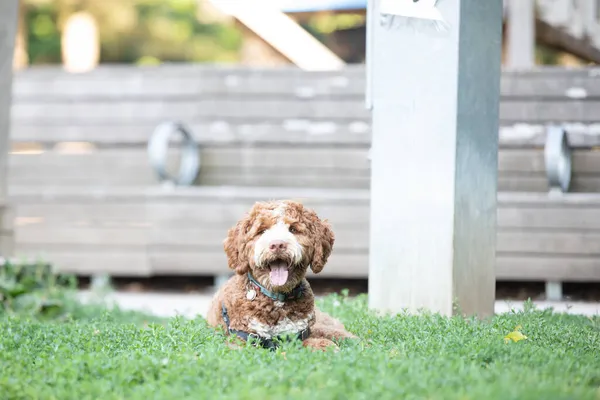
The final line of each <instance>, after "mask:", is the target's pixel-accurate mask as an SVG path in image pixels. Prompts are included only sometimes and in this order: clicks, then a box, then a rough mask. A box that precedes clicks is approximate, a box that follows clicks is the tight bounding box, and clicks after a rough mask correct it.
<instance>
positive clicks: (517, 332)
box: [504, 325, 527, 343]
mask: <svg viewBox="0 0 600 400" xmlns="http://www.w3.org/2000/svg"><path fill="white" fill-rule="evenodd" d="M522 328H523V327H522V326H521V325H517V326H516V327H515V329H514V330H513V331H512V332H510V333H509V334H508V335H506V336H504V343H508V342H510V341H511V340H512V341H513V342H518V341H520V340H526V339H527V336H525V335H523V333H521V329H522Z"/></svg>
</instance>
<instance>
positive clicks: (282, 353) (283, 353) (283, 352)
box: [281, 351, 287, 360]
mask: <svg viewBox="0 0 600 400" xmlns="http://www.w3.org/2000/svg"><path fill="white" fill-rule="evenodd" d="M281 355H282V356H283V359H284V360H287V357H286V356H285V351H282V352H281Z"/></svg>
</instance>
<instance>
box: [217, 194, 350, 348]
mask: <svg viewBox="0 0 600 400" xmlns="http://www.w3.org/2000/svg"><path fill="white" fill-rule="evenodd" d="M334 240H335V239H334V234H333V232H332V230H331V227H330V225H329V223H328V222H327V221H324V220H321V219H319V217H318V216H317V214H316V213H315V212H314V211H312V210H310V209H308V208H305V207H304V206H303V205H302V204H300V203H298V202H294V201H271V202H260V203H256V204H255V205H254V206H253V207H252V209H251V210H250V212H249V213H248V214H247V215H246V216H245V217H244V218H243V219H241V220H240V221H239V222H238V223H237V224H236V225H235V226H234V227H233V228H231V229H230V230H229V232H228V235H227V238H226V239H225V241H224V248H225V253H226V254H227V260H228V264H229V268H231V269H233V270H235V272H236V275H234V276H233V277H231V278H230V279H229V280H228V281H227V282H226V283H225V284H224V285H223V286H222V287H221V288H220V289H219V290H218V291H217V293H216V294H215V296H214V298H213V300H212V304H211V306H210V309H209V312H208V318H207V319H208V323H209V324H210V325H211V326H212V327H215V328H216V327H219V326H221V327H223V328H224V329H225V332H227V334H229V335H235V336H236V337H238V338H239V339H241V340H242V341H248V340H251V341H252V343H253V344H254V345H261V346H263V347H265V348H270V349H275V348H276V347H277V346H278V343H280V341H281V340H283V339H284V338H287V339H289V338H290V336H292V337H297V338H298V339H300V340H302V343H303V345H304V346H306V347H311V348H316V349H325V348H327V347H328V346H336V345H335V343H334V342H333V341H332V339H345V338H355V337H356V336H354V335H353V334H351V333H350V332H348V331H346V329H345V327H344V325H343V324H342V323H341V322H340V321H338V320H336V319H335V318H333V317H331V316H329V315H327V314H326V313H324V312H321V311H319V310H318V309H317V308H316V307H315V301H314V295H313V292H312V290H311V287H310V285H309V284H308V281H307V280H306V272H307V270H308V268H309V267H310V268H311V269H312V271H313V272H314V273H319V272H321V270H322V269H323V268H324V267H325V264H326V263H327V259H328V258H329V255H330V254H331V250H332V248H333V243H334Z"/></svg>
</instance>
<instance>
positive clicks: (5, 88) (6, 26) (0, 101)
mask: <svg viewBox="0 0 600 400" xmlns="http://www.w3.org/2000/svg"><path fill="white" fill-rule="evenodd" d="M18 8H19V1H18V0H1V1H0V256H6V255H10V253H11V252H12V237H11V232H10V227H11V226H12V223H11V221H8V220H9V219H10V213H8V206H7V186H8V185H7V164H8V152H9V146H10V142H9V129H10V127H9V119H10V104H11V95H12V68H13V55H14V47H15V35H16V32H17V15H18Z"/></svg>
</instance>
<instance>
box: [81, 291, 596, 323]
mask: <svg viewBox="0 0 600 400" xmlns="http://www.w3.org/2000/svg"><path fill="white" fill-rule="evenodd" d="M79 296H80V298H81V300H82V301H84V302H86V301H90V300H91V299H93V298H94V295H93V293H92V292H89V291H82V292H80V294H79ZM211 297H212V293H209V292H207V293H202V294H179V293H152V292H141V293H139V292H138V293H135V292H112V293H110V294H109V295H107V297H106V299H105V300H106V301H107V302H108V303H109V304H110V303H112V304H116V305H118V306H119V307H120V308H121V309H124V310H134V311H144V312H147V313H151V314H154V315H157V316H161V317H171V316H175V315H182V316H184V317H187V318H194V317H196V316H197V315H201V316H203V317H206V313H207V311H208V308H209V306H210V301H211ZM523 303H524V302H523V301H507V300H498V301H496V304H495V311H496V313H505V312H509V311H510V310H511V309H512V310H522V309H523ZM534 304H535V305H536V306H537V308H539V309H545V308H553V309H554V310H555V311H557V312H567V313H569V314H581V315H587V316H593V315H600V303H586V302H566V301H561V302H553V301H534Z"/></svg>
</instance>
